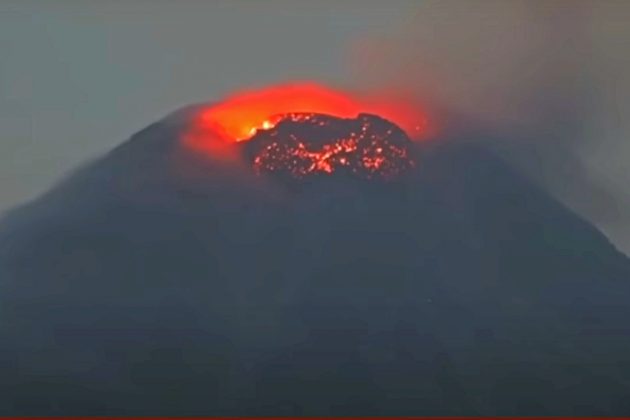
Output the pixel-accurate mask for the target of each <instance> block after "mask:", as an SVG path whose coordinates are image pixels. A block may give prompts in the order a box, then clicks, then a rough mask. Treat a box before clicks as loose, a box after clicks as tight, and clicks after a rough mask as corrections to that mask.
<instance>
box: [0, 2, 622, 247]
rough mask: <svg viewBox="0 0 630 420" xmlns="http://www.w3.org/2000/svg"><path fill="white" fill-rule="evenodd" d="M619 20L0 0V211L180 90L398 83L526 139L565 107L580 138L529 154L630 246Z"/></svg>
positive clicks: (593, 10) (610, 10) (580, 9)
mask: <svg viewBox="0 0 630 420" xmlns="http://www.w3.org/2000/svg"><path fill="white" fill-rule="evenodd" d="M629 21H630V1H624V0H620V1H614V0H609V1H606V0H591V1H586V0H584V1H582V0H540V1H536V0H531V1H521V0H500V1H498V0H460V1H454V0H440V1H435V0H424V1H423V0H355V1H352V0H345V1H344V0H316V1H308V0H303V1H300V0H295V1H288V0H287V1H262V0H258V1H256V0H251V1H239V0H224V1H220V0H213V1H202V0H39V1H35V0H0V51H2V60H0V211H2V210H6V209H7V208H10V207H12V206H14V205H16V204H18V203H20V202H23V201H24V200H27V199H29V198H30V197H33V196H34V195H36V194H38V193H39V192H41V191H43V190H45V189H46V188H48V187H50V186H51V185H52V184H53V183H55V182H56V181H58V180H59V179H60V178H61V177H62V176H63V175H64V174H66V173H67V172H68V171H69V170H71V169H73V168H75V167H77V166H78V165H80V164H82V163H84V162H86V161H87V160H89V159H90V158H94V157H97V156H98V155H99V154H101V153H103V152H105V151H107V150H108V149H110V148H111V147H113V146H115V145H117V144H119V143H120V142H122V141H124V140H125V139H126V138H128V137H129V136H130V135H131V134H132V133H133V132H135V131H137V130H139V129H141V128H143V127H144V126H146V125H148V124H150V123H151V122H153V121H155V120H157V119H159V118H161V117H162V116H164V115H165V114H167V113H169V112H171V111H173V110H174V109H176V108H179V107H181V106H184V105H186V104H189V103H194V102H200V101H206V100H212V99H216V98H219V97H221V96H222V95H224V94H226V93H229V92H230V91H232V90H234V89H239V88H243V87H248V86H251V87H255V86H264V85H266V84H269V83H274V82H281V81H287V80H295V79H313V80H317V81H321V82H324V83H330V84H333V85H340V86H348V87H355V86H357V85H359V86H360V85H361V84H369V85H401V84H402V85H403V87H406V88H409V89H411V90H414V91H416V93H418V94H419V95H421V96H429V97H432V98H436V99H438V100H441V101H442V102H444V103H447V104H448V105H449V106H451V107H453V108H454V109H457V110H458V111H461V112H465V113H467V114H470V115H473V116H474V117H475V118H479V119H485V120H489V121H492V122H493V123H497V124H503V123H505V122H506V121H508V122H509V124H516V125H518V124H522V125H523V126H533V127H539V129H538V131H537V129H533V131H532V133H533V134H534V135H536V133H543V132H546V131H545V130H547V127H548V125H546V123H545V122H544V120H545V118H544V115H542V114H545V113H547V111H546V108H545V107H546V106H548V105H549V103H551V102H553V101H554V100H557V101H559V102H558V103H560V104H561V105H562V104H565V103H566V104H569V105H571V108H572V109H571V113H572V115H573V117H574V120H576V118H575V115H577V114H576V112H577V111H576V110H578V108H579V111H580V112H582V114H580V115H581V116H580V117H579V118H577V119H579V120H580V121H581V122H582V121H585V123H584V124H583V125H580V127H579V129H573V131H571V130H566V131H564V132H560V133H559V137H563V136H565V137H566V136H570V137H580V141H576V142H569V143H566V144H564V143H563V144H560V143H561V142H563V141H564V140H559V141H558V143H555V142H551V141H550V142H545V143H544V144H543V145H542V146H540V147H539V148H537V149H536V150H535V153H539V154H541V155H543V156H550V157H549V158H548V159H547V158H546V159H547V161H546V162H547V165H548V166H549V168H544V169H545V170H544V171H542V172H544V175H545V176H544V177H543V182H544V183H545V184H547V185H548V186H549V188H550V190H552V192H554V193H555V194H556V195H557V196H559V197H561V198H562V199H563V200H564V201H565V202H567V203H568V204H569V205H570V206H571V207H573V208H574V209H576V210H577V211H578V212H580V213H582V214H583V215H585V216H586V217H588V218H589V219H591V220H593V221H595V222H596V223H597V224H598V226H600V228H602V229H604V231H605V232H606V233H607V234H608V235H609V236H610V237H611V238H612V239H613V240H615V241H616V243H617V244H619V245H620V246H621V247H622V248H623V249H624V250H626V252H628V251H629V250H630V211H629V210H628V209H629V208H630V207H629V206H628V203H630V187H627V186H628V185H630V171H628V170H627V166H628V165H627V163H628V161H629V160H630V143H629V142H628V140H626V139H627V136H628V134H629V133H630V119H628V118H627V117H626V115H628V113H630V53H629V52H628V51H630V47H629V46H630V30H629V29H627V27H628V26H629V25H628V22H629ZM567 81H568V82H567ZM549 92H551V93H549ZM558 98H559V99H558ZM541 104H542V105H544V106H543V107H542V108H541ZM575 104H578V105H579V106H577V107H576V106H575ZM584 104H588V105H589V107H590V108H589V110H588V112H587V113H584V112H583V111H584V110H585V109H586V108H585V107H584ZM560 108H562V106H560ZM541 109H543V111H541ZM554 112H555V111H554ZM551 114H552V115H556V114H554V113H553V112H552V113H551ZM541 115H542V116H541ZM541 121H543V122H542V123H541ZM574 122H575V121H574ZM509 124H508V126H509V128H512V129H513V127H515V126H516V125H512V126H510V125H509ZM569 125H571V124H569ZM574 125H575V124H574ZM540 127H543V128H540ZM574 128H575V127H574ZM549 145H550V146H549ZM567 154H571V164H570V165H569V164H568V163H567V162H568V160H567V159H566V155H567ZM543 160H544V159H543ZM526 166H527V165H526ZM543 166H544V165H543ZM530 167H531V165H530ZM563 168H564V169H563ZM566 168H569V169H566ZM580 177H581V178H580ZM578 178H580V179H582V180H581V181H579V182H578V181H576V179H578ZM589 185H596V187H593V188H591V189H589V188H590V187H589ZM587 187H588V188H587ZM593 191H605V192H604V193H601V194H599V193H598V194H599V195H597V197H595V195H594V194H595V193H594V192H593ZM602 196H606V197H608V196H611V197H612V199H609V198H606V199H602V198H601V197H602Z"/></svg>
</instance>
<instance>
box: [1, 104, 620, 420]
mask: <svg viewBox="0 0 630 420" xmlns="http://www.w3.org/2000/svg"><path fill="white" fill-rule="evenodd" d="M193 110H194V109H193ZM190 112H191V110H184V111H181V112H179V113H176V114H175V115H173V116H171V117H169V118H167V119H165V120H163V121H161V122H158V123H156V124H153V125H151V126H150V127H148V128H147V129H145V130H143V131H142V132H140V133H138V134H136V135H135V136H133V137H132V138H131V139H130V140H129V141H128V142H126V143H125V144H123V145H122V146H120V147H119V148H117V149H115V150H113V151H112V152H111V153H110V154H109V155H107V156H105V157H104V158H102V159H100V160H98V161H96V162H94V163H93V164H91V165H89V166H87V167H86V168H84V169H83V170H81V171H79V172H78V173H76V174H74V175H73V176H72V177H70V178H69V179H68V180H66V181H65V182H64V183H62V184H61V185H59V186H58V187H57V188H55V189H54V190H53V191H51V192H49V193H48V194H46V195H44V196H43V197H41V198H40V199H38V200H36V201H34V202H33V203H31V204H29V205H27V206H24V207H22V208H19V209H16V210H15V211H13V212H12V213H11V214H10V215H8V217H7V218H5V220H4V221H3V223H2V227H1V228H0V270H1V276H2V277H0V280H1V283H0V333H1V334H2V339H1V340H0V343H1V344H0V346H1V347H0V357H1V359H0V363H1V364H0V369H1V372H0V386H1V389H0V414H2V415H156V414H159V415H389V416H391V415H474V414H477V415H578V414H580V415H606V414H616V415H627V414H628V413H630V406H628V402H627V395H628V383H630V372H629V371H628V369H626V368H625V366H628V362H629V361H630V360H629V356H628V355H630V352H629V351H628V350H629V349H630V338H629V337H630V335H628V326H627V319H628V315H630V314H629V313H628V307H627V302H628V300H629V298H630V285H629V284H628V279H629V278H630V275H629V274H630V262H629V261H628V260H627V259H626V258H625V257H624V256H623V255H621V254H620V253H618V252H617V251H616V250H615V248H614V247H613V246H612V245H611V244H610V243H609V242H608V241H607V240H606V238H605V237H604V236H603V235H601V234H600V233H599V232H598V231H597V230H596V229H594V228H593V227H592V226H590V225H589V224H588V223H586V222H585V221H583V220H582V219H581V218H579V217H578V216H576V215H575V214H573V213H572V212H571V211H569V210H568V209H567V208H565V207H564V206H563V205H562V204H560V203H558V202H557V201H556V200H554V199H553V198H551V197H550V196H549V195H547V194H546V193H545V192H543V191H541V190H540V189H539V188H537V187H535V186H534V185H533V184H532V183H531V182H530V181H528V180H527V179H526V178H524V177H522V176H520V175H519V174H518V173H517V172H515V171H514V170H512V169H511V168H510V166H509V165H507V164H505V163H504V162H503V161H502V160H501V159H500V158H499V157H497V156H496V155H495V152H493V151H491V150H490V149H488V148H487V144H486V141H487V140H486V139H487V136H486V135H480V134H474V133H473V132H472V130H470V129H469V130H468V131H467V134H466V138H465V141H462V140H461V139H458V138H455V137H456V136H459V135H461V134H459V133H457V130H454V133H455V134H453V135H452V136H453V137H454V138H448V137H447V136H446V135H445V136H444V137H443V138H441V139H440V141H435V142H429V143H423V144H420V145H416V146H415V149H414V151H413V153H414V160H416V161H417V162H418V167H417V171H415V172H413V173H411V175H409V176H405V177H402V178H401V179H400V180H399V181H398V182H395V183H390V184H387V185H384V184H381V183H373V182H369V181H366V180H357V179H348V178H343V177H330V178H322V179H321V180H320V181H318V182H312V183H308V184H305V185H303V188H301V189H297V190H296V189H291V190H287V189H286V188H284V186H283V185H282V184H280V183H277V182H275V181H273V180H272V179H267V178H265V177H258V176H256V175H255V173H254V171H253V170H252V168H251V166H248V165H246V164H245V163H235V162H227V161H225V160H219V159H212V158H209V157H207V156H201V155H198V154H195V153H192V152H190V151H188V150H186V149H183V148H182V147H181V144H180V143H179V142H178V138H179V137H180V135H181V133H182V130H183V129H184V128H185V127H186V125H187V116H188V115H189V113H190Z"/></svg>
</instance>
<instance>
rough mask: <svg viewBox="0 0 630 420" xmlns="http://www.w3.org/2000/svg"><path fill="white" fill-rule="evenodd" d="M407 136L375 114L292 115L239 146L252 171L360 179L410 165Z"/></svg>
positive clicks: (392, 174)
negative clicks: (245, 152) (249, 162)
mask: <svg viewBox="0 0 630 420" xmlns="http://www.w3.org/2000/svg"><path fill="white" fill-rule="evenodd" d="M409 143H411V141H410V139H409V137H407V135H406V134H405V133H404V131H402V129H400V128H399V127H397V126H395V125H394V124H392V123H391V122H389V121H387V120H384V119H382V118H379V117H378V116H375V115H369V114H359V116H358V117H357V118H352V119H340V118H337V117H331V116H329V115H323V114H313V113H293V114H287V115H285V116H283V118H280V119H279V121H278V123H277V125H276V126H275V127H273V128H271V129H262V130H259V131H258V132H257V133H256V134H255V135H254V136H253V137H252V139H251V140H250V141H248V142H246V143H245V145H244V146H245V148H246V149H247V150H248V151H249V154H250V156H251V158H252V163H253V166H254V169H255V170H256V172H258V173H263V172H264V173H269V174H277V175H281V176H284V177H285V179H286V176H288V177H290V178H293V179H302V178H304V177H306V176H308V175H317V174H328V175H330V174H332V173H345V174H347V175H351V176H353V177H358V178H363V179H376V178H378V179H383V180H387V179H392V178H394V177H396V176H397V175H399V174H401V173H403V172H405V171H407V170H408V169H410V168H412V167H413V166H414V165H415V163H414V161H413V159H412V158H411V156H409V154H408V150H407V149H408V145H409Z"/></svg>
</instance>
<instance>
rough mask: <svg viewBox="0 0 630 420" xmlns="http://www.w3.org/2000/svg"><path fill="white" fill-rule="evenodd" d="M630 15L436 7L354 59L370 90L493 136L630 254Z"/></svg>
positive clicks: (575, 4)
mask: <svg viewBox="0 0 630 420" xmlns="http://www.w3.org/2000/svg"><path fill="white" fill-rule="evenodd" d="M629 17H630V5H629V4H628V3H627V2H623V1H565V0H553V1H517V0H512V1H498V0H497V1H469V2H460V1H427V2H423V3H422V5H418V7H417V9H416V10H415V13H414V14H413V15H411V16H410V17H409V18H408V19H407V21H406V24H405V26H404V27H402V28H399V29H398V30H394V31H390V32H388V33H384V34H382V35H381V36H379V35H374V36H371V37H366V38H363V39H360V40H359V42H357V44H356V45H355V46H354V49H353V50H352V51H353V53H352V54H351V60H350V61H351V66H356V67H355V68H357V69H358V72H357V76H359V77H360V78H362V80H363V83H364V85H366V86H370V88H374V87H375V86H386V87H388V88H390V89H398V90H401V91H407V90H409V89H410V88H411V89H412V90H415V91H416V93H417V95H418V96H419V97H420V98H423V99H425V100H426V101H427V102H430V103H434V104H442V107H443V108H444V109H447V110H448V113H451V114H450V117H454V116H455V115H458V116H459V117H462V118H463V120H468V121H474V124H475V125H478V126H483V127H484V129H485V130H486V131H487V133H488V134H487V135H488V137H490V138H492V139H493V140H491V141H489V143H492V144H493V146H494V147H495V148H496V150H497V151H499V152H500V153H501V154H502V155H503V156H504V157H506V158H507V159H509V160H510V161H511V162H512V163H513V164H514V165H516V166H517V167H518V168H520V170H522V171H523V172H524V173H525V174H527V175H528V176H529V177H530V178H531V179H533V180H535V181H536V182H538V183H539V185H542V186H544V187H545V188H546V189H547V190H548V191H550V192H552V193H553V194H554V195H555V196H557V197H558V198H559V199H561V200H562V201H563V202H565V203H567V204H568V205H569V206H570V207H572V208H573V209H575V210H576V211H578V212H579V213H580V214H582V215H584V216H585V217H587V218H588V219H589V220H591V221H593V222H594V223H596V224H597V225H598V226H599V227H600V228H601V229H603V230H604V231H605V232H606V234H607V235H608V236H609V237H611V239H613V240H614V241H615V242H616V243H617V245H618V246H619V247H620V248H621V249H623V250H625V251H626V252H628V250H630V230H629V229H630V195H629V194H628V191H627V188H626V185H628V183H629V182H630V179H629V178H628V173H627V171H626V169H625V168H626V167H627V163H628V160H629V159H630V146H629V144H630V143H628V141H627V140H628V137H629V135H630V126H629V125H628V122H627V119H626V118H624V115H626V114H628V112H630V76H629V75H630V55H629V54H628V52H627V47H626V46H627V43H628V41H630V29H628V26H627V25H626V24H625V22H627V20H628V18H629ZM454 114H455V115H454ZM456 119H459V118H456ZM451 123H452V122H449V123H447V125H448V124H451ZM463 137H465V133H464V136H463Z"/></svg>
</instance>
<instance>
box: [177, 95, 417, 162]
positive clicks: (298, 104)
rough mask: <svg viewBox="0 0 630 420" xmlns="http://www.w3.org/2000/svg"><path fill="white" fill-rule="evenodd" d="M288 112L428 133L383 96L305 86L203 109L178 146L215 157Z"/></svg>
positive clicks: (406, 108)
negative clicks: (380, 121) (367, 119)
mask: <svg viewBox="0 0 630 420" xmlns="http://www.w3.org/2000/svg"><path fill="white" fill-rule="evenodd" d="M290 113H318V114H326V115H331V116H335V117H339V118H354V117H356V116H357V115H358V114H360V113H370V114H376V115H379V116H381V117H383V118H386V119H388V120H390V121H392V122H394V123H396V124H397V125H398V126H400V127H401V128H402V129H403V130H405V131H406V132H407V134H408V135H409V136H410V137H411V138H413V139H421V138H423V137H424V136H426V134H427V132H428V124H427V118H426V115H425V114H424V112H422V111H421V110H419V109H417V107H414V106H412V105H411V104H409V103H405V102H403V101H398V100H395V99H393V98H385V97H384V96H379V97H370V96H365V95H364V96H360V95H351V94H348V93H344V92H341V91H338V90H333V89H330V88H327V87H324V86H321V85H318V84H315V83H310V82H307V83H292V84H284V85H276V86H271V87H267V88H263V89H259V90H250V91H243V92H240V93H236V94H234V95H232V96H230V97H228V98H226V99H225V100H223V101H221V102H219V103H217V104H215V105H209V106H208V107H207V108H205V109H203V110H202V111H201V112H200V113H199V114H198V115H197V116H196V118H195V121H194V122H193V125H194V127H192V128H191V130H190V131H189V132H188V133H186V135H185V137H184V143H185V144H186V145H187V146H189V147H191V148H193V149H195V150H200V151H206V152H208V153H212V154H215V155H216V154H217V152H220V151H224V150H225V149H226V146H227V145H228V144H233V143H235V142H242V141H246V140H249V139H251V138H252V137H253V136H254V135H255V134H256V132H257V131H258V130H261V129H265V130H268V129H271V128H273V127H274V126H275V124H276V123H277V122H278V121H279V119H281V116H282V115H286V114H290Z"/></svg>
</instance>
